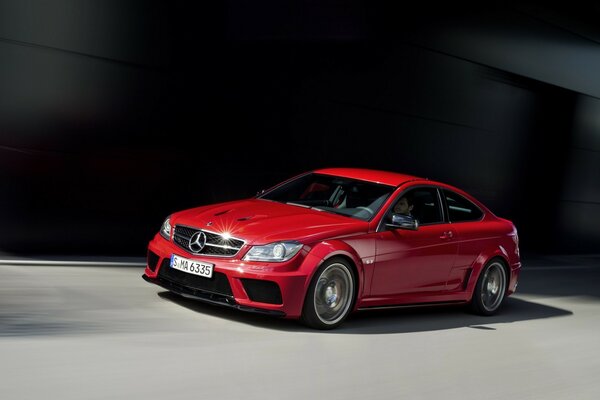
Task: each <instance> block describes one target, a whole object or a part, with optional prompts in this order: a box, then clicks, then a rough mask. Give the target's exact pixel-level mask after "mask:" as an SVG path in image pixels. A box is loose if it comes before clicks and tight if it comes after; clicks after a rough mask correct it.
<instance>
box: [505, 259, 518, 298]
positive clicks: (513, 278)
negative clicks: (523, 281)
mask: <svg viewBox="0 0 600 400" xmlns="http://www.w3.org/2000/svg"><path fill="white" fill-rule="evenodd" d="M520 273H521V263H520V262H517V263H515V264H513V265H511V266H510V282H509V283H508V293H507V294H508V295H511V294H513V293H514V292H515V291H516V290H517V285H518V284H519V274H520Z"/></svg>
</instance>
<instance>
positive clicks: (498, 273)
mask: <svg viewBox="0 0 600 400" xmlns="http://www.w3.org/2000/svg"><path fill="white" fill-rule="evenodd" d="M506 285H507V279H506V269H505V268H504V265H502V262H501V261H499V260H497V259H494V260H492V261H490V262H489V263H488V264H487V265H486V266H485V267H484V268H483V271H481V274H480V275H479V279H478V280H477V285H476V286H475V292H474V293H473V299H472V300H471V309H472V310H473V311H474V312H475V313H477V314H480V315H493V314H495V313H496V312H497V311H498V310H499V309H500V306H501V305H502V302H503V300H504V295H505V293H506Z"/></svg>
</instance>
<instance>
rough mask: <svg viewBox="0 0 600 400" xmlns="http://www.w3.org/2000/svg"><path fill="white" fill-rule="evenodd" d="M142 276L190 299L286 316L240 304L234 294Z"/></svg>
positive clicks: (279, 312) (281, 312)
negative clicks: (224, 293)
mask: <svg viewBox="0 0 600 400" xmlns="http://www.w3.org/2000/svg"><path fill="white" fill-rule="evenodd" d="M142 278H144V280H145V281H146V282H150V283H153V284H155V285H158V286H160V287H163V288H165V289H167V290H168V291H170V292H173V293H176V294H178V295H180V296H183V297H186V298H189V299H194V300H199V301H202V302H204V303H209V304H213V305H217V306H223V307H229V308H235V309H238V310H240V311H245V312H251V313H256V314H265V315H271V316H274V317H285V313H284V312H283V311H277V310H264V309H261V308H255V307H248V306H243V305H240V304H238V303H237V302H236V301H235V299H234V298H233V296H227V295H223V294H216V293H212V292H207V291H204V290H199V289H194V288H191V287H188V286H183V285H179V284H177V283H174V282H171V281H169V280H166V279H161V278H150V277H149V276H148V275H146V274H144V275H142Z"/></svg>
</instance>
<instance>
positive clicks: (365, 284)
mask: <svg viewBox="0 0 600 400" xmlns="http://www.w3.org/2000/svg"><path fill="white" fill-rule="evenodd" d="M314 172H315V173H318V174H322V175H333V176H339V177H344V178H352V179H355V180H358V181H367V182H372V183H381V184H383V185H389V186H390V187H392V188H391V190H392V191H393V193H392V194H391V195H390V196H389V197H388V198H387V199H386V200H385V201H384V203H383V206H382V207H381V208H380V209H379V211H378V212H377V213H376V214H375V215H374V216H373V217H372V218H370V220H368V221H366V220H360V219H357V218H352V217H349V216H344V215H337V214H334V213H330V212H325V211H318V210H315V209H311V208H306V207H301V206H298V205H291V204H284V203H280V202H277V201H272V200H265V199H260V198H253V199H247V200H240V201H233V202H228V203H221V204H215V205H208V206H203V207H198V208H193V209H189V210H184V211H181V212H177V213H174V214H173V215H172V216H171V219H170V223H171V226H173V227H175V226H187V227H193V228H197V229H207V230H210V231H212V232H216V233H218V234H223V233H227V234H228V235H230V236H231V237H233V238H236V239H240V240H243V241H244V245H243V247H242V248H241V250H240V251H239V252H238V253H237V254H236V255H235V256H233V257H216V256H210V255H199V254H194V253H192V252H191V251H189V250H185V249H184V248H182V247H180V246H178V245H177V244H175V243H174V242H173V239H172V238H171V239H170V240H167V239H165V238H164V237H163V236H161V235H160V234H156V236H155V237H154V239H153V240H152V241H151V242H150V243H149V246H148V249H149V250H150V251H152V252H153V253H155V254H156V255H158V257H159V260H158V263H157V264H156V268H155V269H154V270H153V269H152V268H150V266H147V267H146V270H145V274H146V275H147V276H148V277H149V278H156V277H157V276H158V274H159V271H160V265H161V263H162V261H163V260H164V259H166V258H170V257H171V255H172V254H176V255H179V256H182V257H186V258H189V259H192V260H197V261H200V262H206V263H212V264H214V271H215V272H220V273H223V274H224V275H225V276H226V278H227V281H228V282H229V285H230V286H231V292H232V293H233V299H234V300H235V302H236V304H238V305H242V306H247V307H251V308H253V309H259V310H269V311H277V312H280V313H281V314H282V315H285V316H286V317H287V318H298V317H299V316H300V315H301V313H302V307H303V304H304V300H305V296H306V293H307V290H308V286H309V284H310V282H311V279H312V278H313V276H314V274H315V272H316V270H317V269H318V268H319V266H320V265H321V264H322V263H323V262H324V261H325V260H327V259H328V258H331V257H345V258H346V259H347V260H348V261H349V262H350V263H351V265H353V267H354V272H355V275H356V276H355V279H356V283H357V284H356V287H357V290H356V301H355V305H354V308H355V309H357V308H368V307H380V306H394V305H406V304H421V303H428V302H447V301H464V302H466V301H469V300H470V299H471V297H472V295H473V290H474V288H475V284H476V282H477V279H478V277H479V273H480V271H481V269H482V268H483V266H485V265H486V263H487V262H488V261H490V260H491V259H492V258H494V257H499V258H501V259H502V260H503V261H504V264H505V265H506V267H507V272H508V280H509V285H508V288H507V293H506V294H507V295H509V294H511V293H513V292H514V290H515V288H516V285H517V282H518V276H519V272H520V265H521V264H520V258H519V250H518V236H517V231H516V229H515V227H514V225H513V224H512V223H511V222H510V221H507V220H504V219H501V218H498V217H496V216H494V215H493V214H492V212H491V211H489V210H488V209H487V208H486V207H485V206H484V205H483V204H481V203H480V202H478V201H477V200H476V199H474V198H473V197H471V196H470V195H468V194H467V193H465V192H463V191H461V190H459V189H457V188H454V187H452V186H449V185H446V184H443V183H439V182H433V181H430V180H426V179H421V178H417V177H414V176H410V175H404V174H396V173H392V172H383V171H372V170H361V169H345V168H343V169H342V168H336V169H325V170H318V171H314ZM424 185H425V186H430V187H435V188H440V189H449V190H452V191H453V192H455V193H458V194H460V195H461V196H463V197H465V198H467V199H468V200H470V201H471V202H472V203H474V204H475V205H476V206H477V207H479V208H480V209H481V211H482V212H483V218H482V219H481V220H479V221H473V222H459V223H452V222H450V221H449V220H447V219H446V220H445V221H444V222H442V223H438V224H432V225H423V226H421V227H419V228H418V229H417V230H405V229H385V227H384V224H383V222H382V219H383V217H384V216H385V215H386V213H387V212H388V210H389V209H390V207H391V206H392V205H393V204H394V202H395V200H396V199H398V198H399V196H401V195H402V194H403V192H405V191H406V190H408V189H410V188H415V187H419V186H424ZM448 232H451V233H450V234H448ZM282 241H295V242H299V243H301V244H302V250H300V251H299V252H298V254H296V255H295V256H294V257H292V258H291V259H290V260H289V261H285V262H258V261H244V260H243V258H244V256H245V255H246V253H247V252H248V251H249V249H250V248H251V247H252V246H258V245H265V244H270V243H275V242H282ZM165 268H169V267H168V266H166V267H165ZM243 278H247V279H248V278H249V279H256V280H266V281H271V282H275V283H276V284H277V286H278V287H279V289H280V291H281V299H282V304H271V303H263V302H258V301H252V300H251V299H250V296H249V295H248V293H247V292H246V290H245V289H244V285H243V284H242V281H241V279H243Z"/></svg>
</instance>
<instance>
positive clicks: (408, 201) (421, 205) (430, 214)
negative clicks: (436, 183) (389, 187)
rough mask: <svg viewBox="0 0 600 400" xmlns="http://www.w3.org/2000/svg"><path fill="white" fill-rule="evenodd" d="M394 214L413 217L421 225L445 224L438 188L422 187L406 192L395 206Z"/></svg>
mask: <svg viewBox="0 0 600 400" xmlns="http://www.w3.org/2000/svg"><path fill="white" fill-rule="evenodd" d="M411 206H412V207H411ZM407 207H408V208H409V209H410V211H407ZM393 212H394V213H396V214H409V215H412V216H413V217H415V219H416V220H417V221H419V224H421V225H426V224H438V223H442V222H443V219H442V208H441V207H440V201H439V198H438V195H437V189H436V188H430V187H422V188H416V189H412V190H409V191H408V192H405V193H404V194H403V195H402V196H400V197H399V198H398V201H396V203H395V204H394V207H393Z"/></svg>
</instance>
